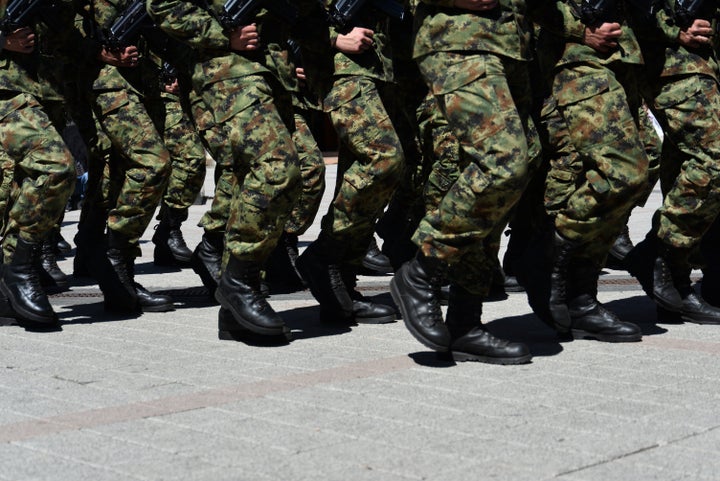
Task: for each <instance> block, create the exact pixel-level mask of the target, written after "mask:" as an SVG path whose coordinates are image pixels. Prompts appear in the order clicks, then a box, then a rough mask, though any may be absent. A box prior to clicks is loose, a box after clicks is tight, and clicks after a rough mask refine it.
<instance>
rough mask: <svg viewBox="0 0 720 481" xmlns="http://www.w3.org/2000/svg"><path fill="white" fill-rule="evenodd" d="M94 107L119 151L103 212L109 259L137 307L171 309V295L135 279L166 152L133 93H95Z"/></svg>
mask: <svg viewBox="0 0 720 481" xmlns="http://www.w3.org/2000/svg"><path fill="white" fill-rule="evenodd" d="M95 108H96V109H97V112H98V119H99V121H100V124H101V125H102V128H103V130H104V132H105V133H106V134H107V136H108V137H109V138H110V140H111V142H112V145H113V149H114V150H115V151H116V152H117V153H118V156H117V160H116V161H115V162H113V165H112V166H111V167H112V168H111V176H112V175H113V173H112V172H113V171H114V172H115V173H117V175H119V176H120V179H121V180H120V184H119V192H118V194H117V199H116V200H115V201H114V202H113V203H112V204H111V208H110V211H109V213H108V249H107V253H108V258H109V259H110V262H111V264H112V266H113V268H114V270H115V272H116V274H117V276H118V278H119V279H120V280H121V281H122V282H123V284H124V285H125V286H126V290H127V291H128V292H130V291H132V290H134V291H135V294H136V295H137V298H138V305H139V306H140V308H141V309H142V310H146V311H154V312H162V311H167V310H172V309H173V305H172V299H170V298H169V297H168V296H161V295H154V294H152V293H150V292H148V291H147V290H146V289H145V288H143V287H142V286H141V285H140V284H138V283H137V282H135V280H134V266H135V258H136V257H137V256H138V254H139V250H140V248H139V240H140V237H141V236H142V234H143V232H145V229H147V226H148V224H149V223H150V220H151V219H152V216H153V213H154V212H155V208H156V207H157V205H158V203H159V202H160V198H161V197H162V193H163V191H164V189H165V186H166V185H167V179H168V176H169V174H170V154H169V152H168V151H167V149H166V148H165V145H164V144H163V141H162V137H161V136H160V134H159V133H158V131H157V129H156V127H155V123H154V122H153V119H152V118H151V117H150V115H149V114H148V109H147V108H146V106H145V105H143V103H142V102H141V101H140V99H139V98H138V96H137V95H136V94H134V93H133V92H130V91H128V90H121V91H113V92H100V93H96V95H95ZM108 307H110V306H108ZM114 307H115V306H112V307H111V308H114ZM120 309H123V307H120Z"/></svg>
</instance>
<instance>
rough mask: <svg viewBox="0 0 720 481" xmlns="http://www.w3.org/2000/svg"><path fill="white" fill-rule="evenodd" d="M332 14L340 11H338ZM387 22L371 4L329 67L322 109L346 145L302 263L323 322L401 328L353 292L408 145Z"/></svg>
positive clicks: (341, 28)
mask: <svg viewBox="0 0 720 481" xmlns="http://www.w3.org/2000/svg"><path fill="white" fill-rule="evenodd" d="M328 3H329V2H328ZM329 8H330V9H331V11H332V10H334V3H333V4H330V6H329ZM336 18H337V17H336ZM385 20H386V17H385V16H384V15H382V14H379V13H378V10H376V9H374V8H372V7H371V6H370V5H369V4H366V5H365V6H363V7H362V8H361V9H360V10H359V12H358V13H357V14H356V15H355V16H354V17H353V18H350V19H342V20H338V22H337V23H338V24H341V25H335V26H334V27H333V28H331V31H330V46H331V47H332V54H331V57H330V58H328V59H327V60H330V59H332V62H333V67H332V73H331V75H330V82H329V83H330V85H329V89H328V91H327V92H325V95H324V98H323V109H324V110H325V111H326V112H327V113H328V114H329V115H330V120H331V121H332V123H333V126H334V128H335V131H336V132H337V134H338V137H339V142H340V146H339V153H338V175H337V184H336V186H335V197H334V199H333V201H332V203H331V205H330V207H329V210H328V213H327V214H326V215H325V216H324V217H323V219H322V222H321V231H320V235H319V237H318V239H317V240H316V241H314V242H313V243H312V244H310V246H308V248H307V249H306V250H305V251H304V252H303V253H302V255H300V257H299V258H298V261H297V267H298V270H299V272H300V274H301V275H302V277H303V279H304V280H305V281H306V282H307V283H308V286H309V287H310V292H311V293H312V294H313V296H314V297H315V299H316V300H317V301H318V302H319V304H320V319H321V321H324V322H335V323H341V324H343V323H353V322H366V323H385V322H393V321H394V320H395V312H394V310H393V309H392V308H391V307H389V306H385V305H382V304H376V303H372V302H370V301H368V300H367V299H366V298H363V296H362V295H360V293H359V292H358V291H357V290H356V289H355V286H356V283H357V272H358V269H359V267H360V266H361V265H362V260H363V258H364V257H365V255H366V253H367V250H368V246H369V245H370V243H371V239H372V237H373V235H374V228H375V222H376V221H377V219H378V217H379V216H380V214H381V213H382V211H383V209H384V207H385V206H386V205H387V203H388V201H389V200H390V196H391V195H392V192H393V190H394V189H395V186H396V184H397V182H398V180H399V179H400V175H401V172H402V168H403V152H402V145H401V142H400V139H399V138H398V135H397V133H396V132H395V129H394V127H393V123H392V121H391V119H390V116H389V114H388V111H387V109H386V104H385V102H386V95H387V94H388V93H390V92H389V87H390V82H392V81H393V73H392V65H391V55H390V52H389V50H388V48H389V43H388V38H387V33H386V32H385V31H384V30H383V25H384V24H385V23H386V22H385ZM384 99H385V100H384Z"/></svg>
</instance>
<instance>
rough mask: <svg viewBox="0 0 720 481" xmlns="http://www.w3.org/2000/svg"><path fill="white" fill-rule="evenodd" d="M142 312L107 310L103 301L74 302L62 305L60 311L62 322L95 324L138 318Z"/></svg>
mask: <svg viewBox="0 0 720 481" xmlns="http://www.w3.org/2000/svg"><path fill="white" fill-rule="evenodd" d="M141 315H142V312H140V311H138V312H128V313H115V312H107V311H105V308H104V306H103V301H100V302H93V303H91V304H72V305H65V306H61V307H60V309H59V312H58V317H59V318H60V322H61V323H62V324H63V325H65V324H68V325H70V324H95V323H99V322H116V321H126V320H128V319H137V318H138V317H140V316H141Z"/></svg>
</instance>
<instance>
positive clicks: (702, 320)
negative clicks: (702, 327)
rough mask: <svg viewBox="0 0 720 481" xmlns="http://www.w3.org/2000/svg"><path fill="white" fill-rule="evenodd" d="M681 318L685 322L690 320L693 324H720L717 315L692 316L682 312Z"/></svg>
mask: <svg viewBox="0 0 720 481" xmlns="http://www.w3.org/2000/svg"><path fill="white" fill-rule="evenodd" d="M680 319H682V320H683V321H685V322H690V323H692V324H707V325H713V324H714V325H717V324H720V319H718V318H717V317H692V316H690V315H688V314H685V313H682V312H681V313H680Z"/></svg>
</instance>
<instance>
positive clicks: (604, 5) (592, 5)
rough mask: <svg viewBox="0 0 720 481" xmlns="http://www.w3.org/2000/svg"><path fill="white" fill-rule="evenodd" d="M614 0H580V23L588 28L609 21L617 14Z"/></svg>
mask: <svg viewBox="0 0 720 481" xmlns="http://www.w3.org/2000/svg"><path fill="white" fill-rule="evenodd" d="M616 9H617V4H616V2H615V0H582V3H581V4H580V12H579V16H580V21H581V22H582V23H584V24H585V25H587V26H589V27H594V26H597V25H600V24H601V23H603V22H607V21H609V20H611V18H612V16H613V15H615V14H617V10H616Z"/></svg>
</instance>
